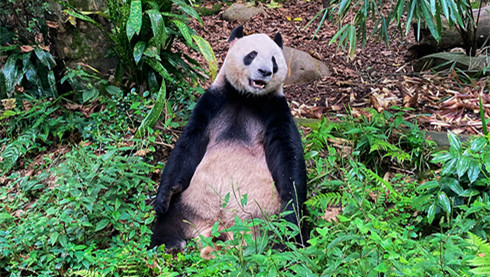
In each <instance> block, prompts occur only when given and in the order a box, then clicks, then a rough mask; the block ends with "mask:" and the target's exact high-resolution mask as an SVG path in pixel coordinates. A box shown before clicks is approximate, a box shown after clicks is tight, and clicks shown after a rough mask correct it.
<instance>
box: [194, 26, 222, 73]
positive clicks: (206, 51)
mask: <svg viewBox="0 0 490 277" xmlns="http://www.w3.org/2000/svg"><path fill="white" fill-rule="evenodd" d="M192 38H193V39H194V42H195V43H196V45H197V47H198V48H199V52H201V54H202V55H203V56H204V58H205V59H206V61H207V62H208V66H209V73H210V75H211V79H212V80H214V78H216V74H217V72H218V61H217V60H216V56H215V55H214V51H213V48H212V47H211V45H210V44H209V42H207V41H206V40H205V39H204V38H202V37H200V36H196V35H193V36H192Z"/></svg>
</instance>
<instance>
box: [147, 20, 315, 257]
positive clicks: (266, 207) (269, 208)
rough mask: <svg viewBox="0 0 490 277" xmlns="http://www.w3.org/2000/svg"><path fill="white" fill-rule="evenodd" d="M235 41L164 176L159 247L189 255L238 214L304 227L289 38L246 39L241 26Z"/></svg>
mask: <svg viewBox="0 0 490 277" xmlns="http://www.w3.org/2000/svg"><path fill="white" fill-rule="evenodd" d="M229 42H230V49H229V51H228V53H227V56H226V58H225V61H224V63H223V65H222V68H221V70H220V71H219V73H218V75H217V77H216V79H215V81H214V82H213V84H212V85H211V87H210V88H209V89H208V90H207V91H206V92H205V93H204V94H203V95H202V96H201V98H200V99H199V101H198V103H197V104H196V106H195V108H194V110H193V112H192V115H191V117H190V119H189V122H188V123H187V125H186V127H185V128H184V131H183V133H182V135H181V136H180V138H179V139H178V141H177V143H176V145H175V148H174V149H173V151H172V153H171V155H170V157H169V159H168V162H167V164H166V166H165V169H164V170H163V173H162V177H161V182H160V186H159V188H158V193H157V197H156V199H155V202H154V208H155V211H156V214H157V219H156V222H155V224H154V227H153V236H152V238H151V244H150V247H151V248H152V247H154V246H157V245H161V244H165V248H166V249H167V250H181V249H183V248H184V247H185V244H186V240H189V239H192V238H196V237H199V235H202V236H205V237H209V236H211V228H212V226H213V225H214V224H215V222H220V223H221V225H222V226H223V227H224V228H228V227H230V226H231V225H233V223H234V217H235V215H237V216H238V217H240V218H242V219H250V218H262V217H264V216H267V215H270V214H277V213H279V212H282V211H294V212H291V213H289V214H288V215H286V216H285V219H286V220H287V221H289V222H292V223H294V224H299V222H300V218H301V215H302V210H303V203H304V201H305V198H306V192H307V190H306V169H305V161H304V157H303V147H302V143H301V137H300V135H299V132H298V129H297V128H296V126H295V124H294V121H293V117H292V115H291V111H290V109H289V107H288V104H287V102H286V98H285V97H284V94H283V87H282V84H283V82H284V79H285V77H286V74H287V72H288V70H287V65H286V60H285V58H284V55H283V53H282V44H283V41H282V36H281V35H280V33H278V34H276V35H275V37H274V39H271V38H270V37H269V36H267V35H265V34H253V35H248V36H244V32H243V27H242V26H240V27H237V28H236V29H234V30H233V31H232V33H231V35H230V37H229ZM227 194H229V195H230V196H229V198H228V202H227V203H225V199H226V197H227ZM245 194H246V195H247V198H248V204H247V205H246V206H245V207H243V206H242V205H241V201H240V200H241V199H242V197H243V196H244V195H245ZM224 204H225V205H224ZM299 239H302V237H301V235H300V236H299ZM301 243H303V242H301ZM201 254H202V255H204V254H203V253H201Z"/></svg>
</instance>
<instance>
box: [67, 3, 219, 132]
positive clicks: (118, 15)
mask: <svg viewBox="0 0 490 277" xmlns="http://www.w3.org/2000/svg"><path fill="white" fill-rule="evenodd" d="M60 3H61V4H63V5H64V6H65V7H67V8H68V12H69V13H70V14H71V15H72V16H75V17H77V18H79V19H82V20H85V21H88V22H90V23H92V24H94V25H96V26H98V27H99V28H100V29H101V30H104V29H103V28H102V27H101V26H100V24H99V23H97V22H96V21H94V20H93V19H91V18H90V17H88V16H87V15H85V14H83V13H82V12H81V11H79V10H77V9H76V8H74V7H73V6H71V5H70V4H68V3H67V2H60ZM107 4H108V10H107V16H106V18H107V19H108V21H109V22H110V23H111V24H112V26H113V27H112V29H111V31H110V33H107V36H108V37H109V38H110V40H111V41H112V43H113V49H114V53H115V54H116V55H117V56H118V57H119V61H120V62H119V65H118V67H117V70H116V74H115V76H116V80H117V81H118V82H122V81H123V80H122V77H123V76H126V78H127V79H128V81H129V83H132V82H135V83H137V84H147V86H148V88H149V90H150V91H151V92H153V93H157V97H156V101H155V105H154V106H153V108H152V110H151V111H150V113H149V114H148V115H147V116H146V118H145V119H144V120H143V122H142V124H141V126H140V127H139V128H138V131H137V133H136V136H137V137H141V136H142V135H143V134H144V133H145V132H147V130H148V128H152V127H153V126H154V124H155V122H156V121H157V119H158V118H159V116H160V114H161V112H162V110H163V108H164V107H165V106H166V103H165V102H166V97H167V94H166V91H167V90H166V84H165V81H164V79H166V80H168V81H173V80H174V78H177V79H179V80H183V79H188V78H190V79H191V80H194V81H195V80H196V79H197V78H199V77H201V74H200V73H199V72H200V71H203V70H202V68H201V67H200V65H199V64H198V63H197V62H196V61H195V60H194V59H192V58H191V57H190V56H189V55H187V54H185V52H183V51H182V52H175V50H174V48H173V47H174V45H175V44H176V42H177V41H180V42H181V43H183V44H184V45H185V46H186V47H188V48H189V49H192V50H194V51H198V52H200V53H202V54H203V56H204V58H205V59H206V60H207V61H208V63H209V71H210V74H211V76H212V78H214V77H215V76H216V73H217V68H218V65H217V61H216V58H215V56H214V53H213V51H212V49H211V46H210V45H209V43H208V42H207V41H205V40H204V39H203V38H201V37H199V36H197V35H195V34H194V31H193V30H192V29H191V28H189V27H188V24H187V23H188V17H187V16H190V17H191V18H193V19H195V20H197V21H199V22H200V23H201V24H202V21H201V19H200V17H199V14H198V13H197V12H196V11H195V10H194V9H193V8H192V6H190V5H188V4H187V3H185V2H184V1H181V0H173V1H170V0H165V1H160V2H158V1H152V0H143V1H140V0H132V1H124V2H121V1H116V0H108V2H107ZM157 76H158V78H157ZM159 80H160V81H159ZM158 83H160V84H158Z"/></svg>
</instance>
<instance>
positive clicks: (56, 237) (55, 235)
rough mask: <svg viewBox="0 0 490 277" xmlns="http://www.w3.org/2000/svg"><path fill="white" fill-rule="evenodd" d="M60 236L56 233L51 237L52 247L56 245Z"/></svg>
mask: <svg viewBox="0 0 490 277" xmlns="http://www.w3.org/2000/svg"><path fill="white" fill-rule="evenodd" d="M59 235H60V234H59V233H58V232H54V233H52V234H51V236H49V242H50V243H51V245H54V244H55V243H56V242H57V241H58V237H59Z"/></svg>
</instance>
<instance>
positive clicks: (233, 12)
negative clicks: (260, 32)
mask: <svg viewBox="0 0 490 277" xmlns="http://www.w3.org/2000/svg"><path fill="white" fill-rule="evenodd" d="M259 13H265V11H264V9H263V8H262V7H256V6H254V4H253V3H245V4H241V3H235V4H233V5H231V6H230V7H229V8H228V9H226V10H225V11H224V12H223V15H222V17H223V19H224V20H226V21H229V22H233V21H238V22H241V23H243V22H246V21H248V20H250V18H252V17H254V16H255V15H257V14H259Z"/></svg>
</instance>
